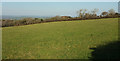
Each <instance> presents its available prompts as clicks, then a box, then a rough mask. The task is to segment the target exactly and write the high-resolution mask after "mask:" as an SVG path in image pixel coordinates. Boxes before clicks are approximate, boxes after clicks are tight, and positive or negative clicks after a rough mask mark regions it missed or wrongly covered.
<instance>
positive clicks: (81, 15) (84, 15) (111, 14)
mask: <svg viewBox="0 0 120 61" xmlns="http://www.w3.org/2000/svg"><path fill="white" fill-rule="evenodd" d="M98 12H99V9H96V8H95V9H93V10H91V11H88V10H87V9H80V10H78V11H77V14H78V16H77V17H71V16H55V17H51V18H47V19H40V18H23V19H21V20H10V19H2V20H1V21H2V25H1V26H2V27H9V26H20V25H29V24H36V23H45V22H55V21H72V20H86V19H101V18H118V17H120V14H119V13H117V12H115V10H114V9H110V10H108V12H107V11H104V12H102V13H101V14H100V15H98V14H97V13H98Z"/></svg>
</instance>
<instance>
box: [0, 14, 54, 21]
mask: <svg viewBox="0 0 120 61" xmlns="http://www.w3.org/2000/svg"><path fill="white" fill-rule="evenodd" d="M28 17H31V18H42V19H46V18H50V17H52V16H5V15H4V16H2V19H14V20H20V19H23V18H28ZM0 19H1V18H0Z"/></svg>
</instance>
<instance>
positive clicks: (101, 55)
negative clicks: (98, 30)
mask: <svg viewBox="0 0 120 61" xmlns="http://www.w3.org/2000/svg"><path fill="white" fill-rule="evenodd" d="M90 49H92V50H93V52H92V53H91V55H92V57H90V60H91V61H120V41H116V42H111V43H108V44H106V45H101V46H98V47H96V48H90Z"/></svg>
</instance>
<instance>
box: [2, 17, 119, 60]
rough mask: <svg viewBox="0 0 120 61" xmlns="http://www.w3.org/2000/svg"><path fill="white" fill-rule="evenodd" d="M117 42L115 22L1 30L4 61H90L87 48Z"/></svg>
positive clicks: (106, 20)
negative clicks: (33, 60)
mask: <svg viewBox="0 0 120 61" xmlns="http://www.w3.org/2000/svg"><path fill="white" fill-rule="evenodd" d="M116 40H118V18H107V19H91V20H76V21H61V22H48V23H40V24H32V25H24V26H13V27H4V28H2V58H3V59H89V57H91V52H92V51H93V50H91V49H90V48H93V47H97V46H99V45H106V44H107V43H110V42H115V41H116Z"/></svg>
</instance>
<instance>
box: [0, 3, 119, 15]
mask: <svg viewBox="0 0 120 61" xmlns="http://www.w3.org/2000/svg"><path fill="white" fill-rule="evenodd" d="M94 8H98V9H99V12H98V13H97V14H100V13H101V12H102V11H108V10H109V9H114V10H115V11H116V12H118V3H117V2H3V3H2V13H3V14H2V15H13V16H28V15H29V16H56V15H60V16H61V15H65V16H77V11H78V10H79V9H88V10H89V11H91V10H92V9H94Z"/></svg>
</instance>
